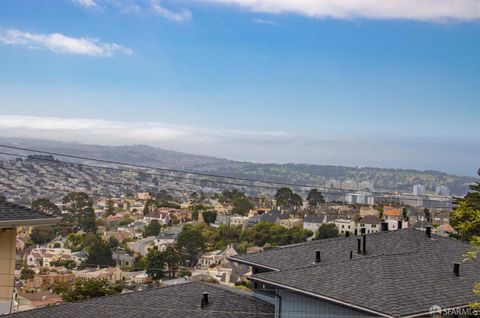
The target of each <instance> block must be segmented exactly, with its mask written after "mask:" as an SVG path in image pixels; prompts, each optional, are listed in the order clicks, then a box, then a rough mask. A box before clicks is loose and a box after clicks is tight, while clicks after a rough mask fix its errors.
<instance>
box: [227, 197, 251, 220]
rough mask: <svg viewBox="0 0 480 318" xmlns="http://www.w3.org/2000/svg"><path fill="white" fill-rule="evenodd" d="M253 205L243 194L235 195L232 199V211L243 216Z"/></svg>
mask: <svg viewBox="0 0 480 318" xmlns="http://www.w3.org/2000/svg"><path fill="white" fill-rule="evenodd" d="M254 207H255V205H254V204H253V203H252V202H251V201H250V200H249V199H247V198H246V197H244V196H241V197H236V198H234V199H233V209H232V213H233V214H239V215H243V216H245V215H247V214H248V212H250V210H251V209H253V208H254Z"/></svg>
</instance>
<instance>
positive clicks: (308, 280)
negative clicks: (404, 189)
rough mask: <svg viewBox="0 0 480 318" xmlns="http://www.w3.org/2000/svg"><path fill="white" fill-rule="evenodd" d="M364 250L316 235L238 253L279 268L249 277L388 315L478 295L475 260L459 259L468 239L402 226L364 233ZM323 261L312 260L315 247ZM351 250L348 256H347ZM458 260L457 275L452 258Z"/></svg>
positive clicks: (351, 241)
mask: <svg viewBox="0 0 480 318" xmlns="http://www.w3.org/2000/svg"><path fill="white" fill-rule="evenodd" d="M366 237H367V255H362V254H357V253H356V244H357V243H356V238H355V237H350V238H338V239H330V240H320V241H315V242H311V243H304V244H297V245H294V246H287V247H284V248H277V249H273V250H269V251H266V252H263V253H257V254H252V255H241V256H235V257H232V258H231V259H232V260H233V258H236V259H239V260H241V261H247V260H248V261H249V262H252V263H253V262H260V261H262V260H263V263H262V264H264V265H267V264H268V266H270V267H273V268H277V269H278V270H279V271H272V272H267V273H261V274H256V275H253V276H252V277H251V279H252V280H257V281H260V282H267V283H270V284H273V285H275V284H276V285H278V286H282V287H287V288H292V289H296V290H300V291H302V292H304V293H307V294H310V295H317V296H318V297H319V298H324V299H330V300H332V299H333V300H336V301H338V302H341V303H344V304H349V305H352V307H353V306H357V307H361V308H364V309H366V310H370V311H374V312H379V313H382V314H385V315H387V316H392V317H403V316H408V315H413V314H419V313H428V311H429V308H430V307H431V306H432V305H439V306H440V307H442V308H451V307H456V306H465V305H467V304H469V303H471V302H473V301H475V300H478V296H476V295H475V294H474V293H473V292H472V289H473V286H474V284H475V283H476V282H477V281H478V280H479V276H478V275H479V273H480V261H479V260H470V261H467V262H463V263H462V261H463V259H464V258H465V257H464V254H465V253H466V252H468V251H469V250H470V249H471V245H469V244H466V243H463V242H461V241H458V240H454V239H449V238H442V237H437V236H435V235H432V237H431V238H428V237H427V235H426V234H425V232H422V231H417V230H412V229H405V230H400V231H391V232H381V233H376V234H370V235H367V236H366ZM315 250H321V253H322V261H321V262H320V263H318V264H314V263H313V262H312V261H313V258H314V251H315ZM350 250H353V251H354V253H353V258H352V259H351V260H350ZM454 262H459V263H461V266H460V276H459V277H457V276H455V275H454V274H453V273H452V271H453V263H454Z"/></svg>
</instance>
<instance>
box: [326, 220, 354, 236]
mask: <svg viewBox="0 0 480 318" xmlns="http://www.w3.org/2000/svg"><path fill="white" fill-rule="evenodd" d="M331 223H333V224H335V226H336V227H337V230H338V233H340V234H345V233H346V232H349V233H354V232H355V222H354V221H353V220H345V219H336V220H333V221H332V222H331Z"/></svg>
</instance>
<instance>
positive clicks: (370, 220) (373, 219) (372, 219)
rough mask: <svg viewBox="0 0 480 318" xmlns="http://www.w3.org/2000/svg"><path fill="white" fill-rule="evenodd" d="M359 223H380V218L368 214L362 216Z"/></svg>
mask: <svg viewBox="0 0 480 318" xmlns="http://www.w3.org/2000/svg"><path fill="white" fill-rule="evenodd" d="M358 223H362V224H379V223H380V219H379V218H378V217H377V216H376V215H367V216H364V217H363V218H361V219H360V220H359V221H358Z"/></svg>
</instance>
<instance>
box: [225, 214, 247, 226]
mask: <svg viewBox="0 0 480 318" xmlns="http://www.w3.org/2000/svg"><path fill="white" fill-rule="evenodd" d="M248 220H249V219H248V217H246V216H241V215H234V216H232V217H230V226H233V227H246V226H247V224H248Z"/></svg>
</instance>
